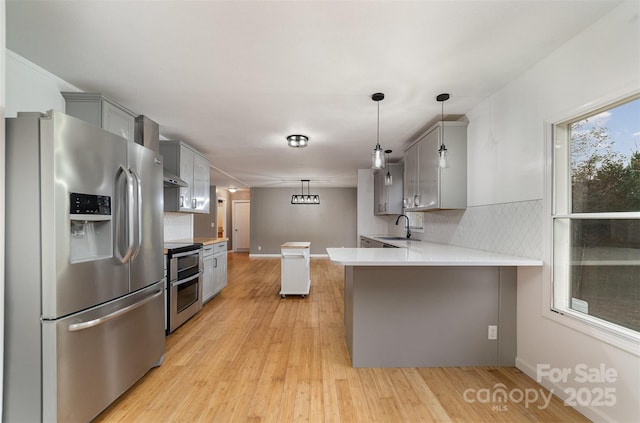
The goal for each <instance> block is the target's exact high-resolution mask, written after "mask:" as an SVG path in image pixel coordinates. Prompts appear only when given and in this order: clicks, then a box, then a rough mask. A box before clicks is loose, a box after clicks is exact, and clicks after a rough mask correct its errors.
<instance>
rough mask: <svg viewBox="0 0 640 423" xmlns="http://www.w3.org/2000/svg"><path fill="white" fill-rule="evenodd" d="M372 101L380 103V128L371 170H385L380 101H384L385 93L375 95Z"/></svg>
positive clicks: (372, 156) (378, 128)
mask: <svg viewBox="0 0 640 423" xmlns="http://www.w3.org/2000/svg"><path fill="white" fill-rule="evenodd" d="M371 100H373V101H375V102H376V103H378V126H377V134H376V148H374V149H373V153H372V155H371V168H372V169H383V168H384V167H385V166H386V163H385V160H384V151H383V150H382V148H380V101H381V100H384V94H383V93H375V94H373V95H372V96H371Z"/></svg>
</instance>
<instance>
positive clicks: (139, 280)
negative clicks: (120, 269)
mask: <svg viewBox="0 0 640 423" xmlns="http://www.w3.org/2000/svg"><path fill="white" fill-rule="evenodd" d="M128 151H129V152H128V161H129V170H130V172H131V175H132V177H133V179H134V182H135V191H136V198H137V201H136V205H135V213H134V214H135V229H134V234H133V239H134V240H135V249H134V252H133V255H132V257H131V282H130V284H131V286H130V288H131V291H135V290H138V289H140V288H142V287H145V286H147V285H150V284H152V283H155V282H157V281H159V280H160V279H162V278H163V277H164V253H163V245H164V232H163V227H164V225H163V219H164V217H163V216H164V196H163V191H162V189H163V180H162V174H163V171H162V158H161V157H162V156H160V155H159V154H157V153H156V152H154V151H152V150H150V149H148V148H145V147H143V146H141V145H139V144H135V143H129V144H128Z"/></svg>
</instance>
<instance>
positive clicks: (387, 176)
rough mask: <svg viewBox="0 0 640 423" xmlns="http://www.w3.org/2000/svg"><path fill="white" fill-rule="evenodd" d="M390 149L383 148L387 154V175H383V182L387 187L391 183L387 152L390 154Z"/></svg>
mask: <svg viewBox="0 0 640 423" xmlns="http://www.w3.org/2000/svg"><path fill="white" fill-rule="evenodd" d="M391 152H392V151H391V150H384V153H385V154H386V155H387V175H386V176H385V177H384V184H385V185H386V186H388V187H390V186H391V185H393V177H392V176H391V173H390V172H389V154H391Z"/></svg>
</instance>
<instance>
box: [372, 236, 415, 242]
mask: <svg viewBox="0 0 640 423" xmlns="http://www.w3.org/2000/svg"><path fill="white" fill-rule="evenodd" d="M376 238H378V239H384V240H385V241H420V240H419V239H412V238H406V237H404V236H377V237H376Z"/></svg>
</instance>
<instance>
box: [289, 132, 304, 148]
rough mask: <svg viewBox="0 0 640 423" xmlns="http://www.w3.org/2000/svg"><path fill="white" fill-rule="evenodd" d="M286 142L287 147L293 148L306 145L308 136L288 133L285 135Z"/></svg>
mask: <svg viewBox="0 0 640 423" xmlns="http://www.w3.org/2000/svg"><path fill="white" fill-rule="evenodd" d="M287 144H289V147H294V148H302V147H306V146H307V144H309V137H307V136H306V135H300V134H295V135H289V136H288V137H287Z"/></svg>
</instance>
